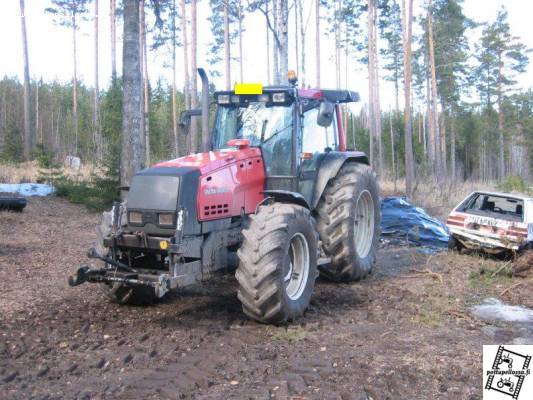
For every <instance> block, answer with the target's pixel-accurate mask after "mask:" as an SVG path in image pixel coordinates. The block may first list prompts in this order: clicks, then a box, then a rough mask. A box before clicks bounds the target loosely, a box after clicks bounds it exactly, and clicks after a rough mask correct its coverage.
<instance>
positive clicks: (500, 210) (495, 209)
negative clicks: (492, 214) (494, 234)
mask: <svg viewBox="0 0 533 400" xmlns="http://www.w3.org/2000/svg"><path fill="white" fill-rule="evenodd" d="M493 211H496V212H500V213H504V211H503V210H502V209H501V208H500V207H496V206H495V207H494V208H493Z"/></svg>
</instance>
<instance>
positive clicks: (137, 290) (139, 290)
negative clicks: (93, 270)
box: [95, 211, 155, 305]
mask: <svg viewBox="0 0 533 400" xmlns="http://www.w3.org/2000/svg"><path fill="white" fill-rule="evenodd" d="M112 219H113V217H112V212H111V211H105V212H104V213H103V214H102V222H101V224H100V225H98V226H97V227H96V247H95V248H96V251H97V252H98V254H101V255H109V254H110V249H109V247H106V246H105V245H104V239H105V238H106V237H107V236H109V235H110V234H111V230H112V225H113V223H112ZM98 286H99V287H100V290H101V291H102V292H103V293H104V295H105V296H106V297H107V298H108V299H109V300H111V301H112V302H113V303H117V304H120V305H126V304H129V305H149V304H152V303H153V302H154V300H155V291H154V289H153V288H150V287H144V286H126V285H123V284H121V283H117V282H115V283H99V284H98Z"/></svg>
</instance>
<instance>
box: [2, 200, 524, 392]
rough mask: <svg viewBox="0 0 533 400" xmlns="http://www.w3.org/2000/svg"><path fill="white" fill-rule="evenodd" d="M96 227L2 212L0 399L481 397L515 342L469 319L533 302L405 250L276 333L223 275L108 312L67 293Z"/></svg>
mask: <svg viewBox="0 0 533 400" xmlns="http://www.w3.org/2000/svg"><path fill="white" fill-rule="evenodd" d="M99 218H100V217H99V215H98V214H96V213H93V212H90V211H88V210H86V209H85V208H83V207H81V206H77V205H73V204H70V203H68V202H67V201H65V200H63V199H59V198H54V197H48V198H30V199H29V204H28V206H27V208H26V209H25V210H24V212H23V213H7V212H1V213H0V291H1V293H2V295H1V297H0V335H1V340H0V398H2V399H28V398H36V399H37V398H48V399H68V398H80V399H83V398H86V399H89V398H90V399H109V398H113V399H115V398H118V399H167V398H168V399H176V398H201V399H215V398H216V399H219V398H236V399H237V398H238V399H242V398H252V399H255V398H259V399H263V398H281V399H285V398H292V399H304V398H321V399H323V398H327V399H330V398H331V399H369V398H374V399H380V400H382V399H410V398H411V399H413V398H416V399H437V398H438V399H471V400H474V399H481V397H482V395H481V391H482V387H481V376H482V371H481V352H482V347H481V345H482V344H483V343H485V344H489V343H498V342H502V341H504V342H507V343H508V342H510V341H511V340H513V338H514V335H515V331H514V330H513V328H512V327H511V326H510V325H509V324H500V325H498V324H496V325H489V324H488V323H486V322H483V321H480V320H477V319H476V318H475V317H474V316H473V315H472V314H471V313H470V312H469V307H470V306H471V305H473V304H478V303H480V302H481V301H482V299H484V298H486V297H490V296H493V297H501V298H502V299H503V300H504V301H506V302H508V303H511V304H518V303H522V304H525V305H527V306H533V300H532V299H531V297H530V295H529V294H530V293H531V289H532V288H533V283H532V281H531V277H529V278H527V277H526V278H509V277H508V276H507V275H506V274H505V273H502V271H505V270H506V265H505V264H504V263H502V262H501V261H496V260H492V259H486V258H482V257H479V256H477V255H458V254H453V253H441V254H437V255H432V256H428V255H425V254H423V253H421V252H419V251H417V249H415V248H409V247H406V246H403V247H384V248H381V249H380V252H379V257H378V264H377V266H376V268H375V271H374V273H373V274H372V275H371V277H370V278H369V279H367V280H365V281H363V282H359V283H354V284H349V285H348V284H344V285H339V284H332V283H328V282H325V281H322V280H319V281H318V282H317V286H316V290H315V294H314V296H313V300H312V304H311V306H310V308H309V310H308V311H307V313H306V314H305V316H304V317H303V318H302V319H301V320H299V321H298V323H295V324H292V325H289V326H287V327H274V326H268V325H263V324H258V323H256V322H253V321H250V320H249V319H247V318H246V317H245V316H244V315H243V313H242V312H241V307H240V304H239V301H238V300H237V297H236V284H235V280H234V279H233V277H231V276H225V277H219V278H218V279H216V280H215V281H213V282H211V283H207V284H205V285H202V286H199V287H196V288H193V289H190V290H186V291H183V292H181V293H173V294H171V295H170V296H168V297H167V298H165V299H164V300H163V301H161V302H159V303H158V304H156V305H154V306H151V307H144V308H143V307H127V306H126V307H121V306H118V305H115V304H111V303H109V302H108V301H107V300H105V299H104V298H103V296H102V295H101V294H100V292H99V290H98V288H97V286H95V285H89V284H86V285H82V286H80V287H76V288H70V287H69V286H68V285H67V279H66V278H67V274H68V272H72V271H74V269H75V268H76V267H77V266H78V265H80V264H83V263H86V262H87V261H88V260H87V259H86V257H85V253H86V250H87V249H88V248H89V247H91V245H92V242H93V238H94V228H95V226H96V225H97V224H98V223H99ZM508 288H511V290H508V291H507V292H505V293H503V294H502V292H503V291H505V290H506V289H508Z"/></svg>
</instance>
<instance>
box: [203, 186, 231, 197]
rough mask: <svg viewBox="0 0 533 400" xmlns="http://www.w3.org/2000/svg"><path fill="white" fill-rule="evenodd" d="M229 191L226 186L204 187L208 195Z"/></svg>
mask: <svg viewBox="0 0 533 400" xmlns="http://www.w3.org/2000/svg"><path fill="white" fill-rule="evenodd" d="M227 192H229V189H228V188H226V187H220V188H205V189H204V194H205V195H207V196H209V195H213V194H222V193H227Z"/></svg>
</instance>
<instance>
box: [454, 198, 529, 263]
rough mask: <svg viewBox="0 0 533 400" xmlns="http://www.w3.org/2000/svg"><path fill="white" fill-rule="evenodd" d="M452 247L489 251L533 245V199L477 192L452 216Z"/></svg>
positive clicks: (457, 208) (519, 248)
mask: <svg viewBox="0 0 533 400" xmlns="http://www.w3.org/2000/svg"><path fill="white" fill-rule="evenodd" d="M446 226H447V227H448V229H449V230H450V241H449V243H448V247H449V248H450V249H454V250H461V249H462V248H468V249H481V250H484V251H486V252H489V253H493V254H496V253H501V252H504V251H508V250H513V251H520V250H524V249H526V248H533V198H532V197H527V196H524V195H517V194H507V193H490V192H473V193H471V194H470V195H469V196H468V197H467V198H466V199H464V200H463V201H462V202H461V203H460V204H459V205H458V206H457V207H455V208H454V209H453V211H452V212H451V213H450V215H449V216H448V219H447V221H446Z"/></svg>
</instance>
